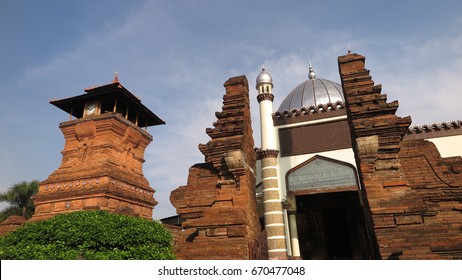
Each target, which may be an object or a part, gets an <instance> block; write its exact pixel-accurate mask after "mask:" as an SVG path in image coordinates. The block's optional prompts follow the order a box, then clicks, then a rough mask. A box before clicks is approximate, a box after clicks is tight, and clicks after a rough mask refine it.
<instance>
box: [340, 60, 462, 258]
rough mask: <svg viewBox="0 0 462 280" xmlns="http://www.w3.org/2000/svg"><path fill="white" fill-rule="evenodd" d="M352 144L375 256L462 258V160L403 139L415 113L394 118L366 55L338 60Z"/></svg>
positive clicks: (393, 104)
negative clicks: (411, 115) (447, 156)
mask: <svg viewBox="0 0 462 280" xmlns="http://www.w3.org/2000/svg"><path fill="white" fill-rule="evenodd" d="M339 70H340V76H341V79H342V86H343V90H344V93H345V97H346V102H345V103H346V108H347V114H348V119H349V123H350V128H351V132H352V143H353V149H354V150H355V156H356V161H357V165H358V167H359V168H358V170H359V173H360V180H361V184H362V187H363V196H364V199H365V213H366V217H367V218H369V219H368V220H369V222H370V232H369V233H370V237H371V240H372V245H373V246H374V247H375V250H376V257H377V258H382V259H460V258H462V204H461V201H462V186H461V182H462V177H461V174H460V170H459V169H457V168H453V166H460V164H461V162H462V159H461V158H460V157H458V158H451V159H442V158H441V156H440V154H439V153H438V150H437V149H436V147H435V146H434V144H432V143H431V142H428V141H425V140H412V141H403V140H402V139H403V137H404V135H405V133H406V130H407V128H408V127H409V125H410V123H411V119H410V117H406V118H400V117H397V116H396V114H395V113H396V110H397V108H398V102H397V101H393V102H390V103H388V102H387V96H386V95H384V94H382V93H381V86H380V85H374V82H373V81H372V78H371V76H369V70H367V69H365V57H363V56H361V55H358V54H348V55H345V56H341V57H339Z"/></svg>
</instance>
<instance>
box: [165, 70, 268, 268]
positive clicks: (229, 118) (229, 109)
mask: <svg viewBox="0 0 462 280" xmlns="http://www.w3.org/2000/svg"><path fill="white" fill-rule="evenodd" d="M224 87H225V89H226V94H225V95H224V96H223V107H222V111H221V112H216V113H215V116H216V117H217V119H218V120H217V121H216V122H214V123H213V126H214V128H207V129H206V133H207V134H208V135H209V136H210V138H211V140H210V141H209V142H208V143H207V144H200V145H199V149H200V151H201V152H202V154H203V155H204V156H205V163H199V164H196V165H194V166H192V167H191V168H190V169H189V176H188V183H187V185H186V186H182V187H179V188H177V189H175V190H174V191H172V193H171V195H170V201H171V202H172V204H173V206H174V207H175V208H176V210H177V213H178V214H179V215H180V216H181V218H183V219H185V221H184V222H183V223H182V231H180V232H179V233H178V237H177V239H176V240H175V253H176V255H177V257H178V258H179V259H259V258H265V252H264V249H262V248H264V247H265V244H264V242H263V240H264V238H263V237H262V236H261V233H260V224H259V221H258V215H257V208H256V196H255V175H254V170H255V164H256V152H255V151H254V140H253V137H252V127H251V119H250V106H249V89H248V81H247V78H246V77H245V76H238V77H233V78H230V79H229V80H228V81H226V82H225V84H224Z"/></svg>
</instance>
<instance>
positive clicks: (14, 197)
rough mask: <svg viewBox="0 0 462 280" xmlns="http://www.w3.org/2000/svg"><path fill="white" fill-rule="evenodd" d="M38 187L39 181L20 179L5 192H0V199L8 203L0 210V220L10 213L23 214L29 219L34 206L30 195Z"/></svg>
mask: <svg viewBox="0 0 462 280" xmlns="http://www.w3.org/2000/svg"><path fill="white" fill-rule="evenodd" d="M38 188H39V181H37V180H33V181H30V182H27V181H22V182H19V183H17V184H14V185H12V186H11V187H10V188H9V189H8V190H7V191H6V192H3V193H0V201H3V202H7V203H8V204H10V206H9V207H7V208H6V209H5V210H3V211H1V212H0V221H3V220H5V219H6V218H8V217H9V216H11V215H19V216H23V217H25V218H26V219H29V218H30V217H32V215H33V214H34V210H35V206H34V202H33V201H32V196H33V195H35V194H36V193H37V191H38Z"/></svg>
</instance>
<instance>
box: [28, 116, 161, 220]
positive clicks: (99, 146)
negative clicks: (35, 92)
mask: <svg viewBox="0 0 462 280" xmlns="http://www.w3.org/2000/svg"><path fill="white" fill-rule="evenodd" d="M60 128H61V131H62V132H63V134H64V138H65V147H64V150H63V151H62V154H63V158H62V162H61V166H60V167H59V168H58V169H57V170H56V171H55V172H53V173H52V174H51V175H50V176H49V177H48V179H46V180H45V181H43V182H41V183H40V187H39V191H38V193H37V194H36V195H35V196H34V198H33V199H34V203H35V214H34V216H33V217H32V219H31V220H41V219H46V218H50V217H52V216H54V215H56V214H59V213H66V212H72V211H80V210H87V209H103V210H109V211H111V212H117V213H125V214H131V215H135V216H140V217H143V218H147V219H151V218H152V209H153V208H154V206H155V205H156V204H157V201H156V200H155V199H154V197H153V195H154V190H153V189H152V188H151V187H150V186H149V183H148V181H147V180H146V178H145V177H144V175H143V172H142V165H143V163H144V151H145V149H146V147H147V145H148V144H149V143H150V142H151V141H152V136H151V135H150V134H149V133H147V132H146V131H145V130H143V129H141V128H139V127H137V126H135V125H134V124H133V123H131V122H130V121H128V120H126V119H125V118H124V117H122V116H121V115H119V114H117V113H112V112H111V113H106V114H102V115H98V116H95V117H92V118H82V119H77V120H72V121H68V122H63V123H61V124H60Z"/></svg>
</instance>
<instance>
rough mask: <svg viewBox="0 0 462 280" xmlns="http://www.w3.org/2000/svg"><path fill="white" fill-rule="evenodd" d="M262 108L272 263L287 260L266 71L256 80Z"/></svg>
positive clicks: (270, 85)
mask: <svg viewBox="0 0 462 280" xmlns="http://www.w3.org/2000/svg"><path fill="white" fill-rule="evenodd" d="M256 88H257V90H258V96H257V100H258V103H259V104H260V128H261V151H260V155H259V156H260V158H261V166H262V168H261V172H262V174H261V175H262V186H263V204H264V211H265V228H266V234H267V242H268V257H269V259H270V260H272V259H273V260H275V259H287V246H286V231H285V225H284V210H283V206H282V199H281V193H280V189H279V183H278V159H277V158H278V153H279V150H278V144H277V143H278V141H277V134H276V129H275V128H274V125H273V100H274V95H273V93H272V91H273V79H272V78H271V75H270V74H269V73H268V72H266V71H265V69H264V68H263V69H262V71H261V73H260V74H259V75H258V77H257V86H256Z"/></svg>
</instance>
